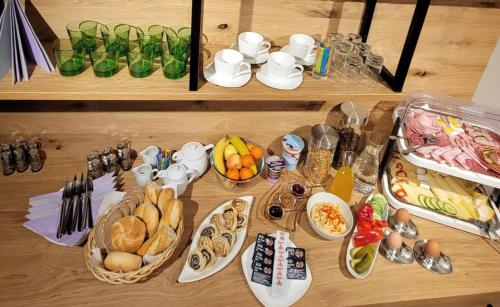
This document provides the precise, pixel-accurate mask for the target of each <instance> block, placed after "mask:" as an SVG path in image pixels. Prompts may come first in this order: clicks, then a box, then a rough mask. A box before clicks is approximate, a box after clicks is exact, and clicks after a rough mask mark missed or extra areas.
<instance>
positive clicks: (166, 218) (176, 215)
mask: <svg viewBox="0 0 500 307" xmlns="http://www.w3.org/2000/svg"><path fill="white" fill-rule="evenodd" d="M182 208H183V204H182V200H180V199H173V200H171V201H169V202H168V204H167V206H166V208H165V209H164V211H163V215H162V217H161V220H160V225H159V227H161V226H163V225H170V227H172V229H174V230H175V229H177V227H178V226H179V222H180V221H181V217H182Z"/></svg>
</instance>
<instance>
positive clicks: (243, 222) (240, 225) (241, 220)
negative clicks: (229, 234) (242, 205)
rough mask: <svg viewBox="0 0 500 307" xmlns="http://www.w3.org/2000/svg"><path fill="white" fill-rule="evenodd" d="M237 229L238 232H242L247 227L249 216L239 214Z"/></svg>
mask: <svg viewBox="0 0 500 307" xmlns="http://www.w3.org/2000/svg"><path fill="white" fill-rule="evenodd" d="M237 222H238V223H237V227H236V230H241V229H243V228H245V226H246V225H247V216H246V215H243V214H238V216H237Z"/></svg>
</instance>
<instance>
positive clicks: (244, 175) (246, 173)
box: [240, 167, 253, 180]
mask: <svg viewBox="0 0 500 307" xmlns="http://www.w3.org/2000/svg"><path fill="white" fill-rule="evenodd" d="M252 177H253V172H252V170H251V169H249V168H247V167H243V168H242V169H240V178H241V180H245V179H250V178H252Z"/></svg>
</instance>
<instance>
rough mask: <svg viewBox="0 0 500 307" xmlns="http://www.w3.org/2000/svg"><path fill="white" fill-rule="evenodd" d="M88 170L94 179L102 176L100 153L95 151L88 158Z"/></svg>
mask: <svg viewBox="0 0 500 307" xmlns="http://www.w3.org/2000/svg"><path fill="white" fill-rule="evenodd" d="M87 169H88V174H89V175H90V177H91V178H92V179H96V178H99V177H101V176H102V172H103V169H102V162H101V159H100V158H99V152H97V151H93V152H91V153H90V154H89V155H88V156H87Z"/></svg>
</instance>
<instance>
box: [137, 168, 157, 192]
mask: <svg viewBox="0 0 500 307" xmlns="http://www.w3.org/2000/svg"><path fill="white" fill-rule="evenodd" d="M132 173H134V176H135V181H136V182H137V185H139V186H140V187H143V186H145V185H146V184H147V183H148V182H149V181H153V177H154V176H156V175H157V173H158V170H157V169H156V168H153V167H152V166H151V164H148V163H144V164H141V165H139V166H137V167H134V168H133V169H132Z"/></svg>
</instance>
